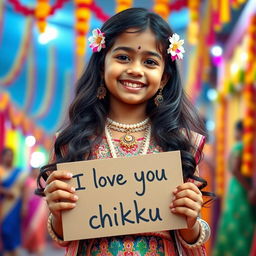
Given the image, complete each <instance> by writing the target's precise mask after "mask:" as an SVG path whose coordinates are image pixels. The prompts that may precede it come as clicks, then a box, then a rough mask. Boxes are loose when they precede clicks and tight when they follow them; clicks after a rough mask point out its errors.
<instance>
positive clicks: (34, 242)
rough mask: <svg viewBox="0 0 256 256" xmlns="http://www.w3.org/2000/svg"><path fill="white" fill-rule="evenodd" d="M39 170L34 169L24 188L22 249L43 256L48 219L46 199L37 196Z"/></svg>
mask: <svg viewBox="0 0 256 256" xmlns="http://www.w3.org/2000/svg"><path fill="white" fill-rule="evenodd" d="M38 174H39V170H38V169H37V168H32V169H31V171H30V175H29V176H28V177H27V179H26V181H25V186H24V201H23V207H22V217H23V220H22V247H23V248H24V249H25V250H26V251H27V252H28V253H29V254H33V255H36V256H42V255H43V251H44V248H45V242H46V223H47V217H48V211H47V205H46V202H45V200H44V198H42V197H39V196H37V195H35V193H34V191H35V189H36V186H37V184H36V179H37V176H38Z"/></svg>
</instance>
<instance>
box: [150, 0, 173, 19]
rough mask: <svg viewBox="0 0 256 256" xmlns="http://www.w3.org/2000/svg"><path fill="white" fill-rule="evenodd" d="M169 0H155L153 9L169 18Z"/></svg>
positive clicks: (163, 16)
mask: <svg viewBox="0 0 256 256" xmlns="http://www.w3.org/2000/svg"><path fill="white" fill-rule="evenodd" d="M170 8H171V7H170V5H169V0H155V5H154V6H153V11H154V12H155V13H157V14H159V15H160V16H161V17H162V18H163V19H165V20H167V19H168V16H169V14H170Z"/></svg>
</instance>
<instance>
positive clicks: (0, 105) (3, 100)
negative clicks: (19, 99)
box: [0, 92, 10, 111]
mask: <svg viewBox="0 0 256 256" xmlns="http://www.w3.org/2000/svg"><path fill="white" fill-rule="evenodd" d="M9 101H10V97H9V94H8V93H6V92H4V93H1V94H0V111H3V110H5V109H6V108H7V106H8V103H9Z"/></svg>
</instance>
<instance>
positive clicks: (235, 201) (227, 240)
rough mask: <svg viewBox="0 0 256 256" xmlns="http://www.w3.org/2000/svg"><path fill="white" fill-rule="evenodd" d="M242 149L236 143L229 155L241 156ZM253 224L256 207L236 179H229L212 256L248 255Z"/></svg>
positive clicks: (240, 144) (255, 216)
mask: <svg viewBox="0 0 256 256" xmlns="http://www.w3.org/2000/svg"><path fill="white" fill-rule="evenodd" d="M242 149H243V145H242V143H240V142H239V143H237V144H236V145H235V146H234V148H233V150H232V152H231V155H238V154H242ZM231 160H232V159H231ZM255 223H256V207H255V206H252V205H250V203H249V201H248V197H247V191H246V190H245V189H244V188H243V186H242V185H241V184H240V182H239V181H238V180H237V179H236V177H231V178H230V181H229V186H228V189H227V193H226V199H225V205H224V209H223V213H222V216H221V219H220V222H219V228H218V235H217V240H216V243H215V248H214V252H213V255H214V256H218V255H219V256H229V255H230V256H241V255H244V256H247V255H249V253H250V248H251V244H252V238H253V231H254V228H255Z"/></svg>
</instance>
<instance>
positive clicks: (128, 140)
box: [107, 118, 149, 153]
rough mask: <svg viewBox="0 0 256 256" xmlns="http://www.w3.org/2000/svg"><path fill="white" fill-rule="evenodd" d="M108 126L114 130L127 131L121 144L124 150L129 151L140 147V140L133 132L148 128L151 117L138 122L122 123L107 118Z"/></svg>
mask: <svg viewBox="0 0 256 256" xmlns="http://www.w3.org/2000/svg"><path fill="white" fill-rule="evenodd" d="M107 127H108V128H110V129H112V130H114V131H118V132H123V133H125V135H123V136H122V137H121V138H120V146H121V148H122V150H123V151H125V152H126V153H129V152H133V151H135V150H136V149H137V148H138V142H137V140H136V138H135V136H133V135H132V134H131V133H132V132H138V131H145V130H147V129H148V127H149V118H146V119H145V120H143V121H142V122H139V123H137V124H122V123H118V122H115V121H113V120H112V119H110V118H107Z"/></svg>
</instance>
